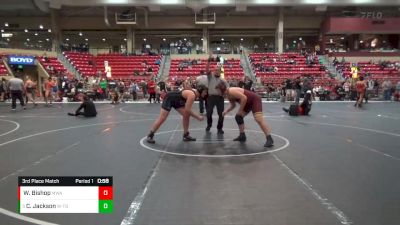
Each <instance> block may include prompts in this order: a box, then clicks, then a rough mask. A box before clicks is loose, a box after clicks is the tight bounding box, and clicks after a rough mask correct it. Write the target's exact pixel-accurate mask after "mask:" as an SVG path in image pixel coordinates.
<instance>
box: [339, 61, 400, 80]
mask: <svg viewBox="0 0 400 225" xmlns="http://www.w3.org/2000/svg"><path fill="white" fill-rule="evenodd" d="M342 66H343V64H342ZM357 67H358V68H359V69H360V71H359V72H358V74H359V75H360V76H366V75H367V74H368V75H370V76H371V78H372V79H374V80H378V81H383V80H384V79H385V78H386V77H387V78H388V79H389V80H390V81H391V82H392V83H394V84H396V83H397V82H398V81H400V72H399V70H397V69H396V68H394V67H392V68H389V67H381V65H379V64H375V63H371V62H358V63H357ZM343 75H344V76H345V77H351V63H350V62H345V63H344V71H343ZM379 83H382V82H379Z"/></svg>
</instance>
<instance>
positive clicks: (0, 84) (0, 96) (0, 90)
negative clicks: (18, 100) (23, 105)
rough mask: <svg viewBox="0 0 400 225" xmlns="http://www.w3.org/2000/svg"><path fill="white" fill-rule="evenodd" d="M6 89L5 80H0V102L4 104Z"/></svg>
mask: <svg viewBox="0 0 400 225" xmlns="http://www.w3.org/2000/svg"><path fill="white" fill-rule="evenodd" d="M6 89H7V85H6V79H4V78H1V81H0V102H4V101H5V96H6Z"/></svg>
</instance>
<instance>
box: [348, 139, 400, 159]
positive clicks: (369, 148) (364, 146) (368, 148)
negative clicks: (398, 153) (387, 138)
mask: <svg viewBox="0 0 400 225" xmlns="http://www.w3.org/2000/svg"><path fill="white" fill-rule="evenodd" d="M355 145H357V146H359V147H362V148H365V149H367V150H369V151H371V152H375V153H378V154H380V155H384V156H386V157H389V158H391V159H394V160H400V158H397V157H395V156H391V155H389V154H387V153H383V152H381V151H379V150H376V149H374V148H371V147H368V146H366V145H362V144H358V143H356V144H355Z"/></svg>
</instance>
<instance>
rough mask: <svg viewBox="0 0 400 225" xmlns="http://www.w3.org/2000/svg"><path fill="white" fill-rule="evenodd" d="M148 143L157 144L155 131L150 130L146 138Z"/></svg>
mask: <svg viewBox="0 0 400 225" xmlns="http://www.w3.org/2000/svg"><path fill="white" fill-rule="evenodd" d="M146 141H147V143H150V144H155V143H156V141H155V140H154V132H150V133H149V134H148V135H147V138H146Z"/></svg>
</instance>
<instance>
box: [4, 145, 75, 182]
mask: <svg viewBox="0 0 400 225" xmlns="http://www.w3.org/2000/svg"><path fill="white" fill-rule="evenodd" d="M79 143H81V142H80V141H78V142H75V143H73V144H72V145H68V146H67V147H65V148H62V149H60V150H58V151H57V152H54V153H53V154H50V155H47V156H44V157H43V158H41V159H39V160H37V161H36V162H33V163H31V164H30V165H29V166H27V167H24V168H21V169H19V170H16V171H14V172H12V173H10V174H8V175H7V176H5V177H2V178H1V179H0V182H2V181H5V180H7V179H8V178H9V177H12V176H16V175H18V174H20V173H22V172H24V171H25V170H26V169H28V168H30V167H32V166H37V165H39V164H40V163H42V162H44V161H46V160H48V159H50V158H52V157H53V156H55V155H57V154H60V153H62V152H65V151H67V150H69V149H71V148H73V147H75V146H77V145H79Z"/></svg>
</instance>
